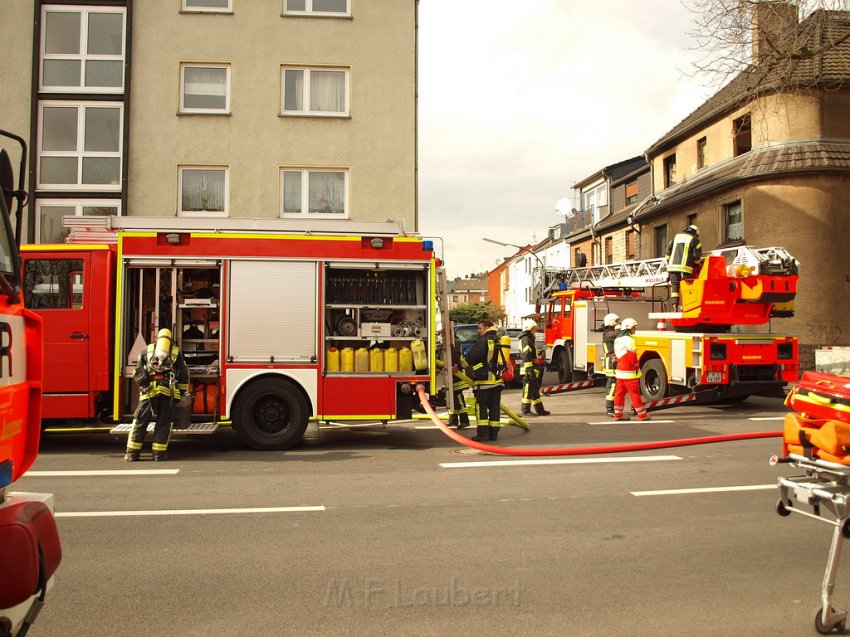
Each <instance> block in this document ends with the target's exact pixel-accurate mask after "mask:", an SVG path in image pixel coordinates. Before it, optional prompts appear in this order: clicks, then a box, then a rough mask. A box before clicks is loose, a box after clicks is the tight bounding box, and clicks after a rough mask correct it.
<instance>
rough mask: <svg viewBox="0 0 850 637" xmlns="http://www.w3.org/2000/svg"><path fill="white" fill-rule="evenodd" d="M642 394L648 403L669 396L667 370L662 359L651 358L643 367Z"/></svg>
mask: <svg viewBox="0 0 850 637" xmlns="http://www.w3.org/2000/svg"><path fill="white" fill-rule="evenodd" d="M640 371H641V377H640V393H641V394H642V395H643V399H644V400H645V401H646V402H649V401H651V400H661V399H662V398H664V397H665V396H667V391H668V388H669V385H668V384H667V370H666V369H665V368H664V362H663V361H662V360H661V359H660V358H651V359H649V360H648V361H646V362H645V363H644V364H643V365H642V366H641V369H640Z"/></svg>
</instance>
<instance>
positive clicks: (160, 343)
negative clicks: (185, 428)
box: [124, 329, 189, 462]
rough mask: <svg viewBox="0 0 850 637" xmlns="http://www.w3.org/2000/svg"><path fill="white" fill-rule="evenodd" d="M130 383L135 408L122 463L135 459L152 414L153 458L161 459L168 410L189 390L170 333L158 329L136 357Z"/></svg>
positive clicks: (186, 371)
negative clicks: (133, 385)
mask: <svg viewBox="0 0 850 637" xmlns="http://www.w3.org/2000/svg"><path fill="white" fill-rule="evenodd" d="M133 380H135V381H136V383H137V384H138V385H139V405H138V407H136V412H135V413H134V414H133V426H132V429H131V430H130V435H129V436H128V438H127V453H126V454H125V455H124V460H126V461H127V462H135V461H136V460H138V459H139V456H140V455H141V451H142V444H143V443H144V441H145V434H146V433H147V429H148V423H149V422H150V420H151V416H154V414H155V416H156V423H155V424H154V430H153V459H154V460H155V461H158V460H165V458H166V451H167V449H168V441H169V439H170V438H171V408H172V406H173V404H174V402H175V401H176V400H179V398H180V396H181V395H183V393H184V392H186V390H187V389H188V388H189V368H188V367H187V366H186V361H185V360H184V359H183V353H182V352H181V351H180V349H179V348H178V347H177V346H176V345H174V343H173V342H172V337H171V330H168V329H161V330H159V332H158V333H157V335H156V341H155V342H154V343H151V344H150V345H148V346H147V348H146V349H145V351H143V352H142V353H141V354H139V360H138V361H137V362H136V372H135V373H134V374H133Z"/></svg>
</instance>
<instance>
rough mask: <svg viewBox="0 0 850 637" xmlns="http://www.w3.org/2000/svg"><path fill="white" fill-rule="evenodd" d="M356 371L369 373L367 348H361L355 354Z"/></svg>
mask: <svg viewBox="0 0 850 637" xmlns="http://www.w3.org/2000/svg"><path fill="white" fill-rule="evenodd" d="M354 371H355V372H368V371H369V350H368V349H366V348H365V347H361V348H360V349H358V350H357V351H356V352H354Z"/></svg>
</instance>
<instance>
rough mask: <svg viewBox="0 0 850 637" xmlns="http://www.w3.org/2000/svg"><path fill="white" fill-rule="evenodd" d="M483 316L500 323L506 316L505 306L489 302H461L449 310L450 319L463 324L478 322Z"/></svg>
mask: <svg viewBox="0 0 850 637" xmlns="http://www.w3.org/2000/svg"><path fill="white" fill-rule="evenodd" d="M483 318H487V319H490V320H491V321H493V322H494V323H498V322H500V321H502V319H504V318H505V308H503V307H500V306H497V305H493V304H492V303H491V302H490V301H487V303H460V304H458V305H456V306H455V307H453V308H452V309H451V310H450V311H449V319H450V320H452V321H454V322H455V323H457V324H458V325H462V324H465V323H477V322H478V321H480V320H481V319H483Z"/></svg>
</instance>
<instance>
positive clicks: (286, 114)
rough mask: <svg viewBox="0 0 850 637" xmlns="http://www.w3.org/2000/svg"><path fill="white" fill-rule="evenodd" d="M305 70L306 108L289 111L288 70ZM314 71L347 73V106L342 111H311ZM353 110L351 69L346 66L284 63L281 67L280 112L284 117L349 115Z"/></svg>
mask: <svg viewBox="0 0 850 637" xmlns="http://www.w3.org/2000/svg"><path fill="white" fill-rule="evenodd" d="M287 71H303V72H304V83H303V88H304V95H303V96H302V104H303V106H304V108H303V109H302V110H299V111H288V110H286V109H285V105H286V72H287ZM313 71H342V72H343V73H345V89H344V92H345V108H344V109H343V110H341V111H311V110H309V109H310V74H311V73H312V72H313ZM350 112H351V70H350V69H349V68H348V67H344V66H296V65H291V64H289V65H282V66H281V67H280V114H281V115H282V116H284V117H348V116H349V113H350Z"/></svg>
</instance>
